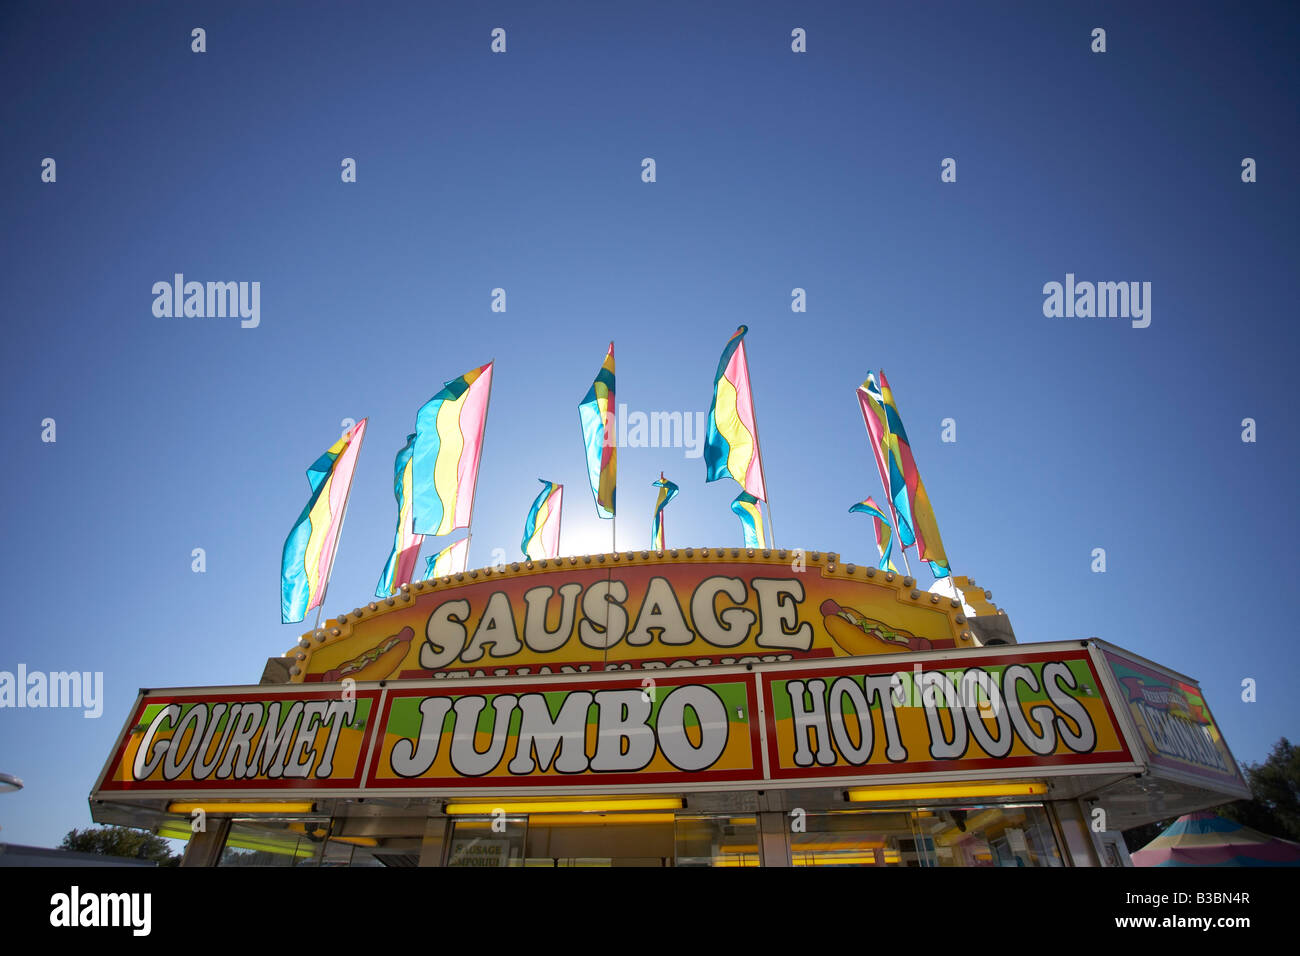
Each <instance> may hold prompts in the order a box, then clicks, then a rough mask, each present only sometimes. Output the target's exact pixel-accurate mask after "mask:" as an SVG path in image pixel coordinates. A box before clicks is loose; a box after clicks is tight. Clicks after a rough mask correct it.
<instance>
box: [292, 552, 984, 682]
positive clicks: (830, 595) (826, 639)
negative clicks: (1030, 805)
mask: <svg viewBox="0 0 1300 956" xmlns="http://www.w3.org/2000/svg"><path fill="white" fill-rule="evenodd" d="M953 604H954V602H953V601H952V599H950V598H946V597H941V596H939V595H937V594H931V593H929V592H928V591H925V590H922V589H920V587H919V586H918V585H917V584H916V582H914V581H913V580H912V579H911V578H910V577H904V576H903V575H901V574H895V573H892V572H891V573H886V572H884V571H879V570H877V569H876V568H874V567H861V566H854V565H845V564H841V563H840V562H839V560H838V556H837V555H834V554H824V555H823V554H821V553H819V552H813V553H809V554H804V553H803V552H801V551H791V552H786V551H742V550H741V549H716V548H715V549H708V548H705V549H699V550H696V549H689V548H688V549H685V550H683V551H680V552H679V551H669V552H666V553H662V552H661V553H652V552H645V551H642V552H626V553H619V554H606V555H588V556H584V557H569V558H557V559H551V560H549V561H548V560H543V561H538V562H531V561H530V562H525V563H522V564H514V565H511V566H510V567H509V568H508V569H504V570H501V569H496V570H494V569H492V568H484V569H480V570H476V571H469V572H466V573H464V574H457V575H455V576H454V577H445V578H440V579H438V580H436V581H424V582H419V583H417V584H416V585H414V586H413V587H412V588H411V589H409V590H408V591H404V592H403V593H402V594H401V595H398V596H394V597H392V598H388V599H385V600H383V601H377V602H374V603H371V604H369V605H367V606H366V607H365V608H358V609H356V610H355V611H353V612H352V613H351V614H345V615H340V616H339V618H338V619H337V620H331V621H328V622H326V625H325V627H323V628H321V629H320V630H319V631H315V632H311V633H308V634H306V635H304V636H303V639H302V641H301V642H300V643H299V646H298V647H296V648H294V649H293V650H291V651H289V652H288V654H287V656H288V657H289V658H290V659H291V660H292V661H293V664H292V668H291V674H292V679H293V681H295V682H304V681H305V682H313V681H324V682H327V683H333V682H337V681H342V680H345V679H348V678H351V679H352V680H355V681H370V680H385V679H422V678H427V677H431V676H434V675H436V674H446V675H448V676H452V675H454V676H459V677H504V676H512V675H524V674H543V675H545V674H581V673H588V672H593V671H605V670H632V669H634V668H635V669H642V670H656V669H663V668H668V667H688V666H692V665H735V664H751V663H755V664H756V663H779V662H785V661H797V660H816V659H831V658H835V657H861V656H868V655H875V654H892V653H898V652H900V651H922V650H939V649H944V648H968V647H976V646H978V645H977V643H976V641H975V639H974V638H973V637H972V636H971V634H970V632H969V630H967V628H966V626H965V625H966V621H965V618H964V617H963V615H962V613H961V609H960V608H958V607H954V606H953Z"/></svg>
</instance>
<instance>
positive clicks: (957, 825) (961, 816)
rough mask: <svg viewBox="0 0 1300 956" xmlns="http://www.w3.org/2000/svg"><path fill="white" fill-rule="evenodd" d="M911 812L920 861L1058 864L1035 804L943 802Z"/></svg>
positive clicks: (1042, 813) (1040, 810) (1044, 817)
mask: <svg viewBox="0 0 1300 956" xmlns="http://www.w3.org/2000/svg"><path fill="white" fill-rule="evenodd" d="M915 816H916V827H917V834H918V846H919V847H920V848H921V849H922V851H923V853H924V855H925V856H926V858H927V859H926V863H925V865H926V866H1064V863H1062V861H1061V854H1060V852H1059V850H1058V849H1057V846H1056V838H1055V836H1054V835H1053V833H1052V826H1051V823H1050V822H1049V821H1048V819H1047V811H1046V810H1044V809H1043V808H1042V807H1041V806H1037V805H1033V806H992V807H962V808H960V809H954V808H946V809H936V810H928V811H920V812H919V813H917V814H916V815H915Z"/></svg>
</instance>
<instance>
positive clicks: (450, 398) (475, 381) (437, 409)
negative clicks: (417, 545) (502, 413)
mask: <svg viewBox="0 0 1300 956" xmlns="http://www.w3.org/2000/svg"><path fill="white" fill-rule="evenodd" d="M491 391H492V363H491V362H488V364H487V365H484V366H481V367H479V368H476V369H474V370H473V371H471V372H466V373H465V374H464V375H462V376H461V377H460V378H457V379H453V380H452V381H450V382H447V383H446V386H445V387H444V388H443V389H442V391H440V392H438V394H437V395H435V396H433V398H431V399H429V401H427V402H426V403H425V404H424V405H423V406H422V407H421V408H420V411H419V412H418V413H417V414H416V416H415V451H414V454H413V458H412V462H413V463H412V466H411V467H412V478H413V481H412V487H413V489H414V496H413V497H414V499H415V504H414V510H415V527H414V529H413V530H414V532H415V533H416V534H427V535H443V534H449V533H451V532H452V531H453V530H455V529H456V528H468V527H469V517H470V513H471V512H472V511H473V510H474V486H475V481H476V479H477V477H478V463H479V457H480V455H481V454H482V452H483V429H484V427H485V426H486V424H487V404H488V396H489V394H490V393H491Z"/></svg>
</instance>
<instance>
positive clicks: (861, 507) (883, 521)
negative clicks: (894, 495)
mask: <svg viewBox="0 0 1300 956" xmlns="http://www.w3.org/2000/svg"><path fill="white" fill-rule="evenodd" d="M849 511H860V512H862V513H863V514H869V515H871V517H872V518H874V519H875V521H876V550H877V551H879V552H880V570H882V571H897V570H898V568H896V567H894V562H893V560H892V559H891V558H890V556H889V555H890V552H891V551H892V550H893V548H894V544H893V541H892V540H891V539H892V538H893V536H894V532H893V530H892V529H891V528H890V527H889V516H888V515H886V514H885V513H884V512H883V511H881V510H880V505H878V504H876V502H875V500H874V499H872V498H867V500H866V501H859V502H858V503H857V504H856V505H853V506H852V507H851V508H849Z"/></svg>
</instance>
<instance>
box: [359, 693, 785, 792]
mask: <svg viewBox="0 0 1300 956" xmlns="http://www.w3.org/2000/svg"><path fill="white" fill-rule="evenodd" d="M756 704H757V701H756V698H755V695H754V682H753V680H752V679H747V678H746V677H745V676H744V675H737V676H736V677H734V678H731V679H725V678H722V679H716V680H705V679H701V678H698V677H685V676H681V675H677V676H669V675H663V676H662V677H661V678H658V679H656V681H655V682H654V683H650V682H649V681H647V682H645V683H642V682H641V681H638V680H627V679H624V680H618V681H603V682H601V683H599V684H593V683H591V682H589V681H588V682H584V683H571V682H567V681H557V682H555V683H554V687H553V689H552V687H551V686H549V685H548V686H547V687H545V688H542V687H538V688H536V689H528V690H525V689H523V688H519V687H492V686H483V687H473V688H470V687H467V686H462V685H461V682H459V681H442V682H440V684H439V686H437V687H436V688H433V689H427V688H426V689H406V688H402V687H398V688H395V689H393V690H390V691H389V692H388V694H387V697H386V699H385V704H384V712H383V716H382V717H381V718H380V725H381V727H382V728H383V738H382V740H381V741H380V744H379V752H378V754H377V755H376V759H375V760H374V761H372V763H371V768H370V775H369V777H368V779H367V783H368V784H369V785H370V786H373V787H384V788H389V787H418V788H424V789H428V788H443V787H480V788H488V787H509V786H518V785H520V784H526V785H527V786H530V787H535V786H538V785H555V786H560V787H565V786H569V787H572V786H583V785H588V784H592V783H612V784H617V783H625V782H626V783H639V784H653V783H669V782H675V781H678V780H681V779H683V774H686V775H689V776H690V779H691V780H692V781H694V782H697V783H699V784H708V783H709V782H710V781H720V782H723V781H731V780H753V779H756V778H758V777H760V776H761V775H762V767H761V762H760V750H759V742H758V732H757V721H754V720H751V717H752V715H753V714H754V713H755V710H756Z"/></svg>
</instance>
